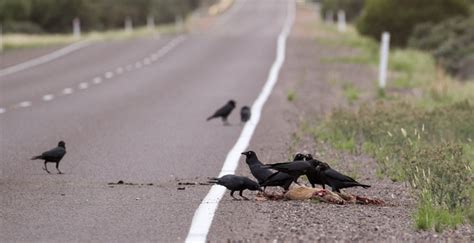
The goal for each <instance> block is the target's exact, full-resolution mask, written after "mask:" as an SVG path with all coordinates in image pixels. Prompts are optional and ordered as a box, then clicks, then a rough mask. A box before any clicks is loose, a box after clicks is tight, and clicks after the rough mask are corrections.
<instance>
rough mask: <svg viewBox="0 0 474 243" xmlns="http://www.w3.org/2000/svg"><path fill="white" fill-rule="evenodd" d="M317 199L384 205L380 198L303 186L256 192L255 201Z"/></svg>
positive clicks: (332, 202)
mask: <svg viewBox="0 0 474 243" xmlns="http://www.w3.org/2000/svg"><path fill="white" fill-rule="evenodd" d="M283 199H286V200H308V199H313V200H318V201H320V202H325V203H331V204H340V205H343V204H363V205H385V202H384V201H382V200H380V199H371V198H367V197H362V196H358V195H352V194H348V193H335V192H331V191H329V190H326V189H322V188H311V187H305V186H295V187H293V188H291V189H290V190H289V191H287V192H286V193H284V194H282V193H258V194H257V197H256V200H257V201H267V200H272V201H276V200H283Z"/></svg>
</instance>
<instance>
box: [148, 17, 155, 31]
mask: <svg viewBox="0 0 474 243" xmlns="http://www.w3.org/2000/svg"><path fill="white" fill-rule="evenodd" d="M146 26H147V27H148V29H149V30H154V29H155V17H154V16H151V15H149V16H148V18H147V19H146Z"/></svg>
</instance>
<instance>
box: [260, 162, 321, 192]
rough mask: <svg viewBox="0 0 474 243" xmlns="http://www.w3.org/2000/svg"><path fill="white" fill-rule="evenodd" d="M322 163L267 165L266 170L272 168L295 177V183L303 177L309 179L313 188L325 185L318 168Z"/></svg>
mask: <svg viewBox="0 0 474 243" xmlns="http://www.w3.org/2000/svg"><path fill="white" fill-rule="evenodd" d="M319 163H320V161H318V160H310V161H293V162H284V163H276V164H267V165H265V166H264V167H265V168H271V169H274V170H277V171H279V172H283V173H287V174H289V175H290V176H292V177H293V181H297V180H298V178H299V177H300V176H302V175H306V177H308V180H309V182H310V183H311V186H312V187H315V185H316V184H320V185H323V183H322V181H321V179H320V178H319V177H318V175H317V171H316V166H318V165H319ZM271 179H272V177H269V178H268V179H267V180H271Z"/></svg>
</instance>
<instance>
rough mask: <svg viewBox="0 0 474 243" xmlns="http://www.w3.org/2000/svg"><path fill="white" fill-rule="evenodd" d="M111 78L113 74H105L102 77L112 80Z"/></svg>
mask: <svg viewBox="0 0 474 243" xmlns="http://www.w3.org/2000/svg"><path fill="white" fill-rule="evenodd" d="M113 76H114V73H113V72H106V73H105V74H104V77H105V78H106V79H110V78H112V77H113Z"/></svg>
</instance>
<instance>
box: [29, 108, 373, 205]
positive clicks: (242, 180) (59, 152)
mask: <svg viewBox="0 0 474 243" xmlns="http://www.w3.org/2000/svg"><path fill="white" fill-rule="evenodd" d="M235 105H236V103H235V101H233V100H230V101H229V102H227V104H225V105H224V106H223V107H221V108H220V109H218V110H217V111H216V112H215V113H214V114H213V115H212V116H210V117H209V118H207V121H209V120H211V119H213V118H219V117H220V118H222V121H223V122H224V124H225V125H228V124H229V123H228V121H227V117H228V116H229V115H230V113H231V112H232V110H233V109H234V108H235ZM250 116H251V113H250V108H249V107H248V106H244V107H242V109H241V110H240V118H241V121H242V122H247V121H248V120H249V119H250ZM65 154H66V144H65V142H64V141H60V142H59V143H58V146H57V147H56V148H53V149H51V150H49V151H46V152H44V153H42V154H41V155H37V156H34V157H32V158H31V159H32V160H36V159H39V160H44V168H43V169H44V170H45V171H46V172H48V173H50V171H49V170H48V167H47V163H56V169H57V170H58V173H59V174H62V172H61V171H60V170H59V162H60V161H61V159H62V158H63V157H64V155H65ZM242 154H243V155H245V156H246V160H245V161H246V163H247V164H248V166H249V169H250V172H251V173H252V175H253V176H254V177H255V178H256V179H257V182H255V181H253V180H251V179H249V178H248V177H245V176H237V175H225V176H222V177H220V178H211V179H210V181H209V182H210V183H213V184H218V185H222V186H224V187H226V188H227V189H228V190H230V196H231V197H232V198H234V199H237V198H236V197H234V192H236V191H239V195H240V196H241V197H242V198H243V199H245V200H248V198H246V197H245V196H243V195H242V193H243V191H244V190H252V191H262V192H264V190H265V189H266V187H281V188H283V189H284V190H285V191H287V190H288V189H289V188H290V185H291V184H292V183H293V182H294V183H296V184H298V185H299V183H298V178H299V177H300V176H302V175H306V177H307V178H308V181H309V183H310V184H311V186H312V187H315V185H321V186H322V188H323V189H325V185H328V186H330V187H331V188H332V190H333V191H334V192H338V193H340V189H343V188H348V187H354V186H360V187H363V188H368V187H370V185H365V184H361V183H359V182H357V181H356V180H354V179H353V178H351V177H349V176H347V175H344V174H342V173H340V172H338V171H336V170H334V169H333V168H331V167H330V166H329V165H328V164H327V163H325V162H322V161H320V160H317V159H314V158H313V156H312V155H311V154H301V153H298V154H296V155H295V157H294V159H293V161H292V162H283V163H275V164H263V163H262V162H261V161H260V160H259V159H258V157H257V154H256V153H255V152H254V151H247V152H243V153H242ZM262 187H263V190H262Z"/></svg>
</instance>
